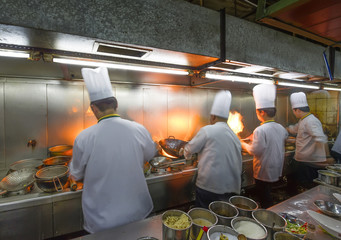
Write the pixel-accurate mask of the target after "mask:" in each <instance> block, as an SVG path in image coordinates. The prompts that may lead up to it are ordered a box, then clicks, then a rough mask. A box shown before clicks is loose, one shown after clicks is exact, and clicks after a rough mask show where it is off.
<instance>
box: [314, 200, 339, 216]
mask: <svg viewBox="0 0 341 240" xmlns="http://www.w3.org/2000/svg"><path fill="white" fill-rule="evenodd" d="M314 204H315V206H316V207H317V208H318V209H319V210H320V211H321V212H323V213H324V214H327V215H329V216H332V217H341V205H339V204H336V203H332V202H328V201H324V200H315V201H314Z"/></svg>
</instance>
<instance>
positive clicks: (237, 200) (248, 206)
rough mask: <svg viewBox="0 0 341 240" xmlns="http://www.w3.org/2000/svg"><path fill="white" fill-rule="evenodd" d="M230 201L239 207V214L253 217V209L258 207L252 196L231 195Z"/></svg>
mask: <svg viewBox="0 0 341 240" xmlns="http://www.w3.org/2000/svg"><path fill="white" fill-rule="evenodd" d="M229 201H230V203H231V204H232V205H233V206H235V207H236V208H237V209H238V211H239V216H244V217H249V218H252V211H254V210H256V209H258V204H257V203H256V202H255V201H253V200H252V199H251V198H247V197H243V196H232V197H230V199H229Z"/></svg>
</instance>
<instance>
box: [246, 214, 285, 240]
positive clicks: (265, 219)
mask: <svg viewBox="0 0 341 240" xmlns="http://www.w3.org/2000/svg"><path fill="white" fill-rule="evenodd" d="M252 217H253V218H254V219H255V220H256V221H257V222H259V223H260V224H262V225H263V226H264V227H265V228H266V230H267V231H268V237H267V239H268V240H272V239H273V235H274V233H275V232H279V231H284V230H285V227H286V225H287V221H286V220H285V219H284V218H283V217H282V216H280V215H278V214H277V213H275V212H273V211H270V210H265V209H258V210H255V211H253V212H252Z"/></svg>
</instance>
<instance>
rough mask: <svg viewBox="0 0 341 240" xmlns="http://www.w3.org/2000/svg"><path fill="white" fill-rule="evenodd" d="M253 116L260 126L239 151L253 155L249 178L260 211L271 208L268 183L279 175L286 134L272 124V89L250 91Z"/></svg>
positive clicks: (272, 86) (259, 88)
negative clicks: (253, 109)
mask: <svg viewBox="0 0 341 240" xmlns="http://www.w3.org/2000/svg"><path fill="white" fill-rule="evenodd" d="M253 98H254V100H255V103H256V114H257V118H258V120H259V121H261V125H260V126H258V127H257V128H256V129H255V130H254V131H253V141H252V143H251V144H248V143H245V142H242V148H243V149H245V150H246V151H247V152H248V153H249V154H250V155H253V177H254V179H255V182H256V189H257V193H258V195H259V198H260V203H261V206H262V208H268V207H270V206H272V205H273V199H272V196H271V188H272V184H273V183H274V182H276V181H278V180H279V178H280V177H281V176H282V170H283V163H284V153H285V140H286V139H287V137H288V132H287V131H286V130H285V128H284V127H283V126H282V125H281V124H279V123H276V122H275V120H274V117H275V115H276V107H275V100H276V86H275V85H273V84H259V85H257V86H255V87H254V88H253Z"/></svg>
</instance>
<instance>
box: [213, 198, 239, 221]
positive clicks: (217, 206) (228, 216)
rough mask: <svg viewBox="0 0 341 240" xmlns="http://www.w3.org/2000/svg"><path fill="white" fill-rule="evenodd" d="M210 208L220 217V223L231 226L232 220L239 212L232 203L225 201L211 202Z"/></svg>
mask: <svg viewBox="0 0 341 240" xmlns="http://www.w3.org/2000/svg"><path fill="white" fill-rule="evenodd" d="M208 208H209V210H211V211H212V212H214V214H215V215H216V216H217V217H218V224H220V225H225V226H229V227H231V221H232V219H233V218H235V217H237V216H238V214H239V211H238V209H237V208H236V207H235V206H233V205H232V204H230V203H227V202H223V201H214V202H211V203H210V205H209V206H208Z"/></svg>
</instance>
